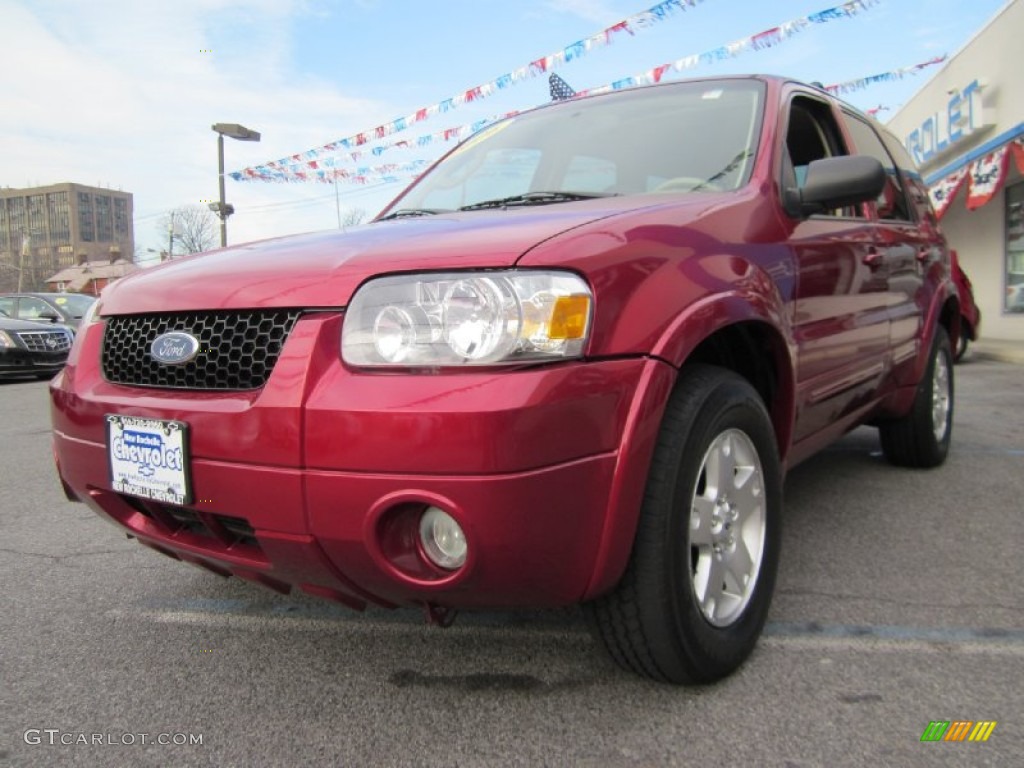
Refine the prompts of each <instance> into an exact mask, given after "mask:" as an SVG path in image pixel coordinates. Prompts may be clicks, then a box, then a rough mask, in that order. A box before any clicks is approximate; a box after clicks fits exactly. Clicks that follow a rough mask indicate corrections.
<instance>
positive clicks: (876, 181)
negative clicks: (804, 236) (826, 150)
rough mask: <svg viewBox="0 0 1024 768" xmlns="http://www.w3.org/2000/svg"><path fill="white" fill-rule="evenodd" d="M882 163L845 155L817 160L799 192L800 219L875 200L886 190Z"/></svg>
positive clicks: (864, 157)
mask: <svg viewBox="0 0 1024 768" xmlns="http://www.w3.org/2000/svg"><path fill="white" fill-rule="evenodd" d="M885 181H886V175H885V169H884V168H883V167H882V164H881V163H880V162H878V160H876V159H875V158H873V157H868V156H867V155H843V156H840V157H826V158H824V159H822V160H814V161H812V162H811V164H810V165H808V166H807V179H806V181H805V183H804V185H803V187H801V188H800V189H799V190H797V193H798V195H799V205H798V210H799V213H800V215H801V216H803V217H807V216H813V215H814V214H816V213H824V212H825V211H831V210H833V209H835V208H844V207H846V206H848V205H857V204H858V203H864V202H867V201H869V200H874V199H876V198H877V197H878V195H879V194H880V193H881V192H882V189H883V188H884V187H885Z"/></svg>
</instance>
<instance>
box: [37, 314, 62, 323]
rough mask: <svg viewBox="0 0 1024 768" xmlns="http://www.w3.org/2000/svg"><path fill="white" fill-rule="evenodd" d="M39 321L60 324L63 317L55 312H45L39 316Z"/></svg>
mask: <svg viewBox="0 0 1024 768" xmlns="http://www.w3.org/2000/svg"><path fill="white" fill-rule="evenodd" d="M39 320H40V322H42V321H43V320H49V321H50V322H51V323H59V322H60V321H61V316H60V315H58V314H56V313H54V312H43V313H42V314H41V315H39Z"/></svg>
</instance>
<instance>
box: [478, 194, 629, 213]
mask: <svg viewBox="0 0 1024 768" xmlns="http://www.w3.org/2000/svg"><path fill="white" fill-rule="evenodd" d="M596 197H617V194H615V193H608V192H526V193H524V194H522V195H512V196H511V197H499V198H497V199H495V200H481V201H480V202H479V203H472V204H470V205H464V206H462V207H461V208H459V210H460V211H479V210H482V209H484V208H508V207H511V206H519V205H547V204H549V203H569V202H573V201H574V200H591V199H593V198H596Z"/></svg>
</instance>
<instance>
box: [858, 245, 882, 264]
mask: <svg viewBox="0 0 1024 768" xmlns="http://www.w3.org/2000/svg"><path fill="white" fill-rule="evenodd" d="M862 261H863V262H864V263H865V264H867V266H868V267H869V268H870V269H878V268H879V267H880V266H882V254H880V253H879V252H878V251H877V250H875V249H874V248H872V249H871V250H869V251H868V252H867V253H865V254H864V258H863V259H862Z"/></svg>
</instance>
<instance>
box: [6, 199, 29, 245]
mask: <svg viewBox="0 0 1024 768" xmlns="http://www.w3.org/2000/svg"><path fill="white" fill-rule="evenodd" d="M7 206H8V211H9V212H10V214H11V250H12V251H16V252H17V253H19V254H20V253H21V248H22V241H23V239H24V238H25V237H26V236H27V235H28V217H27V216H26V215H25V198H24V197H12V198H11V199H10V200H8V201H7Z"/></svg>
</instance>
